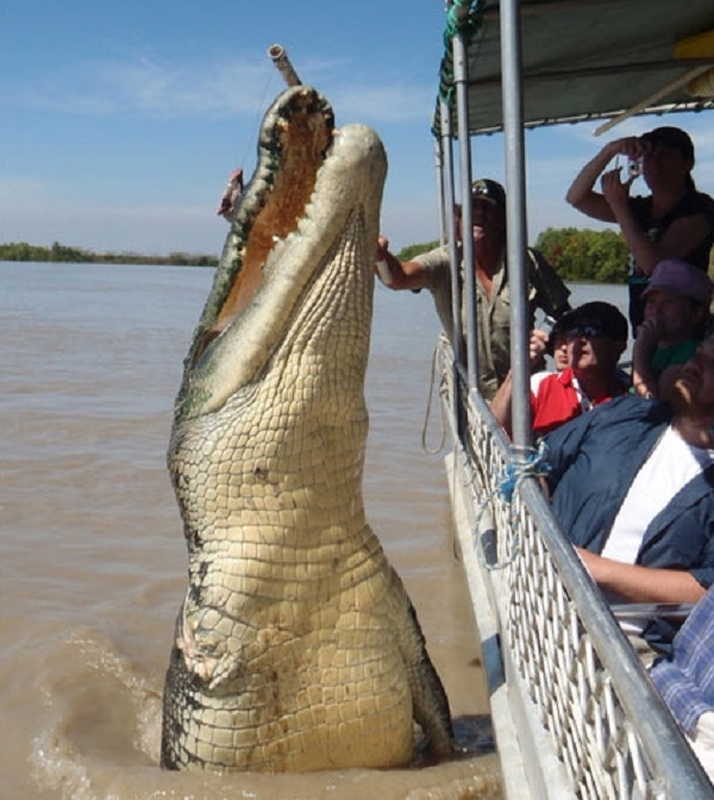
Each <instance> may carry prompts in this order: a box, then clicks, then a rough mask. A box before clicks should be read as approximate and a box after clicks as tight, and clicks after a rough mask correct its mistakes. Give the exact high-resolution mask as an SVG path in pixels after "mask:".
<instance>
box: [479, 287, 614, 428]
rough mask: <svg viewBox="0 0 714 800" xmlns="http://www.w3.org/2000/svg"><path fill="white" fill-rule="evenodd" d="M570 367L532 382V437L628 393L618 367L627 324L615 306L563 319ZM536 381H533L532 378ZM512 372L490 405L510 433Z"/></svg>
mask: <svg viewBox="0 0 714 800" xmlns="http://www.w3.org/2000/svg"><path fill="white" fill-rule="evenodd" d="M562 332H564V335H565V339H566V341H567V360H568V362H569V365H570V366H567V367H565V369H563V370H561V371H560V372H555V373H551V374H550V375H548V376H546V377H543V376H538V377H537V378H536V380H534V381H532V382H531V424H532V427H533V433H534V435H535V436H536V437H540V436H544V435H545V434H546V433H549V432H550V431H552V430H554V429H555V428H557V427H558V426H560V425H562V424H563V423H564V422H568V421H569V420H571V419H574V418H575V417H577V416H579V415H580V414H582V413H583V412H584V411H590V410H591V409H592V408H594V407H595V406H598V405H600V404H601V403H604V402H606V401H607V400H611V399H612V398H613V397H619V396H621V395H623V394H626V393H627V391H628V383H627V379H626V378H625V377H624V376H623V375H622V374H621V372H620V371H619V370H618V367H617V362H618V361H619V359H620V356H621V355H622V353H623V352H624V350H625V347H626V346H627V320H626V319H625V317H624V315H623V314H621V313H620V311H618V309H617V308H615V306H613V305H610V304H609V303H603V302H600V301H594V302H592V303H585V304H584V305H582V306H579V307H578V308H576V309H575V310H573V311H571V312H569V313H568V314H566V315H565V316H563V317H561V318H560V320H559V322H558V325H557V329H554V333H555V335H556V336H558V335H560V334H561V333H562ZM534 377H535V376H534ZM511 395H512V384H511V378H510V373H509V375H508V376H507V378H506V380H505V381H504V383H503V385H502V386H501V387H500V388H499V390H498V392H497V393H496V396H495V397H494V399H493V402H492V403H491V410H492V411H493V415H494V417H495V418H496V420H497V421H498V422H499V423H500V424H501V425H502V426H503V428H504V429H505V430H506V431H507V432H508V433H510V427H511Z"/></svg>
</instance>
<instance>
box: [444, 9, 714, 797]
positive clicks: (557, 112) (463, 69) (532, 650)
mask: <svg viewBox="0 0 714 800" xmlns="http://www.w3.org/2000/svg"><path fill="white" fill-rule="evenodd" d="M447 6H448V7H447V17H446V24H445V28H446V31H445V36H444V42H445V50H444V55H443V59H442V63H441V74H440V85H439V89H438V98H437V104H436V111H435V115H434V122H433V133H434V136H435V142H436V154H437V157H436V162H437V171H438V176H439V186H440V187H441V191H440V209H441V212H442V213H441V216H442V239H443V241H444V242H447V243H448V242H449V241H452V242H453V241H454V237H453V236H449V235H448V232H449V231H450V230H453V228H454V219H453V211H452V209H453V207H454V202H455V201H456V200H457V199H458V197H459V196H460V197H469V196H470V185H471V180H472V169H471V153H470V149H471V148H470V142H471V137H474V136H479V135H483V134H488V133H492V132H497V131H503V136H504V144H505V153H506V182H505V183H506V191H507V226H508V237H509V238H508V246H507V257H508V264H509V280H510V283H511V286H512V290H513V291H514V292H515V295H516V301H515V302H514V303H513V307H512V317H511V331H512V341H513V344H512V368H513V375H514V387H515V389H514V400H513V440H512V441H511V440H508V439H507V438H506V437H505V436H504V433H503V431H502V430H501V429H500V427H499V426H498V425H497V424H496V423H495V421H494V419H493V417H492V415H491V413H490V410H489V407H488V405H487V403H486V402H485V401H484V400H483V398H482V397H481V396H480V395H479V393H478V391H477V388H476V378H475V376H476V374H477V371H476V341H475V330H476V329H475V325H474V324H473V313H474V312H473V311H471V312H470V313H469V315H468V319H467V321H466V324H465V326H464V327H465V330H463V331H462V330H460V318H461V315H460V314H459V313H455V314H454V318H455V319H456V320H457V322H456V330H455V331H453V335H450V336H449V337H448V339H447V337H443V338H442V341H441V342H440V345H439V348H438V361H439V372H440V376H441V397H442V402H443V404H444V407H445V409H446V412H447V416H448V419H449V420H450V428H451V438H452V442H453V448H452V449H451V450H450V452H449V453H448V455H447V457H446V459H445V461H446V469H447V473H448V478H449V486H450V494H451V503H452V509H453V516H454V520H455V527H456V529H457V531H458V542H459V550H460V557H461V559H462V561H463V566H464V570H465V573H466V576H467V579H468V585H469V590H470V595H471V599H472V604H473V610H474V615H475V619H476V621H477V626H478V631H479V636H480V639H481V643H482V648H483V657H484V664H485V668H486V671H487V679H488V687H489V696H490V706H491V714H492V719H493V727H494V734H495V740H496V746H497V750H498V753H499V756H500V760H501V765H502V770H503V782H504V794H505V796H506V797H507V798H508V800H514V799H515V798H573V797H577V798H667V799H668V800H693V799H694V798H712V797H714V789H713V788H712V785H711V783H710V782H709V781H708V779H707V776H706V774H705V773H704V771H703V769H702V768H701V766H700V765H699V762H698V761H697V759H696V757H695V756H694V754H693V752H692V750H691V748H690V747H689V745H688V744H687V742H686V740H685V739H684V737H683V735H682V733H681V731H680V729H679V728H678V726H677V724H676V722H675V720H674V718H673V717H672V716H671V714H670V712H669V710H668V709H667V707H666V706H665V704H664V703H663V702H662V700H661V698H660V697H659V695H658V693H657V691H656V690H655V688H654V686H653V684H652V683H651V681H650V679H649V677H648V675H647V672H646V670H645V669H644V668H643V666H642V665H641V663H640V662H639V660H638V657H637V656H636V655H635V652H634V650H633V649H632V647H631V646H630V644H629V642H628V641H627V639H626V637H625V636H624V634H623V633H622V631H621V628H620V625H619V624H618V618H617V616H616V614H617V609H613V608H611V607H610V606H609V605H608V604H607V603H606V602H605V600H604V598H603V596H602V594H601V593H600V591H599V590H598V589H597V587H596V586H595V585H594V584H593V582H592V580H591V579H590V577H589V576H588V574H587V573H586V571H585V569H584V567H583V566H582V564H581V562H580V560H579V559H578V558H577V556H576V554H575V552H574V549H573V547H572V546H571V545H570V543H569V540H568V538H567V537H566V536H565V534H564V533H563V531H562V530H561V528H560V527H559V525H558V523H557V521H556V520H555V518H554V517H553V515H552V514H551V512H550V509H549V506H548V503H547V501H546V499H545V498H544V495H543V494H542V492H541V491H540V488H539V484H538V481H537V478H536V477H535V473H536V472H537V468H535V466H534V465H537V464H538V454H537V452H534V450H533V448H532V447H531V438H530V419H529V415H530V410H529V404H528V363H527V357H528V356H527V354H528V348H527V346H526V342H527V335H528V330H527V327H528V321H527V308H526V305H525V292H524V288H525V277H524V276H525V267H524V263H523V262H524V260H525V252H526V244H527V242H526V234H525V229H526V226H525V191H524V187H525V148H524V141H525V133H524V132H525V130H526V129H527V128H530V127H535V126H545V125H553V124H558V123H565V122H581V121H585V120H594V121H595V122H594V124H599V125H600V129H601V130H602V131H603V132H604V131H605V130H607V129H609V128H612V127H614V126H615V125H616V124H617V123H618V122H620V121H621V120H623V119H627V118H629V117H631V116H633V115H637V114H665V113H666V114H668V115H669V114H670V113H673V112H677V111H684V110H686V111H694V110H702V111H706V112H707V113H708V112H709V111H711V109H712V108H713V107H714V100H713V99H712V96H713V95H714V3H712V0H686V2H682V3H676V4H675V3H672V2H671V0H520V2H519V0H500V2H498V0H485V1H479V2H476V3H472V2H468V0H454V2H450V3H448V4H447ZM658 124H676V122H674V123H669V118H668V119H667V121H666V122H658ZM478 173H479V175H480V174H482V173H486V174H488V167H487V166H486V167H482V166H479V168H478ZM457 184H458V185H459V186H460V191H458V192H457V191H455V186H456V185H457ZM469 206H470V204H469V203H464V204H463V217H464V220H463V224H464V227H465V229H466V230H469V229H470V225H471V218H470V215H471V210H470V208H469ZM468 238H469V237H465V240H468ZM469 249H470V243H469V242H468V241H464V251H465V252H464V260H465V262H466V263H470V256H471V254H470V252H469ZM451 255H452V278H453V281H454V285H458V277H457V275H458V273H457V265H456V257H455V249H452V253H451ZM465 272H466V274H465V285H464V287H463V292H464V295H465V299H466V302H467V303H468V301H469V298H473V296H474V286H473V275H472V273H471V271H470V270H466V271H465ZM455 295H458V292H455ZM460 303H461V298H459V297H458V296H456V297H455V301H454V308H455V310H458V309H459V308H460V307H461V306H460ZM468 307H469V308H472V305H469V306H468ZM449 333H450V334H451V333H452V332H449ZM449 340H450V341H453V342H459V345H458V346H456V347H451V346H450V344H449ZM462 341H463V342H464V344H463V345H462V344H461V342H462ZM460 350H463V351H464V352H458V351H460ZM636 610H637V611H638V612H641V611H642V610H643V609H642V608H638V609H636ZM647 610H648V611H649V612H650V613H658V612H663V611H666V609H662V608H656V607H655V608H650V609H647ZM625 613H627V610H625Z"/></svg>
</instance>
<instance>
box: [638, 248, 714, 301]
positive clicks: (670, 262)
mask: <svg viewBox="0 0 714 800" xmlns="http://www.w3.org/2000/svg"><path fill="white" fill-rule="evenodd" d="M654 291H661V292H676V293H677V294H681V295H684V296H685V297H689V298H691V299H692V300H694V302H695V303H700V304H701V305H703V306H708V305H709V303H711V299H712V293H713V292H714V283H712V280H711V278H710V277H709V276H708V275H707V274H706V272H704V270H701V269H697V267H694V266H692V264H688V263H687V262H686V261H680V260H679V259H678V258H667V259H665V260H664V261H660V262H659V264H657V266H656V267H655V268H654V271H653V272H652V276H651V277H650V281H649V283H648V284H647V288H646V289H645V290H644V292H643V293H642V296H643V297H645V296H646V295H647V294H649V293H650V292H654Z"/></svg>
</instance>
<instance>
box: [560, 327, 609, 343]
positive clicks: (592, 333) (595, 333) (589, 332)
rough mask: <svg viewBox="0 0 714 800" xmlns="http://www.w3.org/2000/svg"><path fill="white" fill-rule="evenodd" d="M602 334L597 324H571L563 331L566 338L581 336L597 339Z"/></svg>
mask: <svg viewBox="0 0 714 800" xmlns="http://www.w3.org/2000/svg"><path fill="white" fill-rule="evenodd" d="M602 335H603V330H602V328H601V327H600V326H599V325H592V324H590V325H573V327H572V328H568V330H567V331H565V336H566V338H567V339H579V338H580V337H581V336H582V337H584V338H585V339H597V338H598V337H599V336H602Z"/></svg>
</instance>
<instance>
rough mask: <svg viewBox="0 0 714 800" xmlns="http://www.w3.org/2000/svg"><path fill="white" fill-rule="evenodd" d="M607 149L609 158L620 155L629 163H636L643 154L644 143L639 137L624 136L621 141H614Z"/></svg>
mask: <svg viewBox="0 0 714 800" xmlns="http://www.w3.org/2000/svg"><path fill="white" fill-rule="evenodd" d="M607 147H608V152H609V153H610V157H611V158H612V157H614V156H617V155H620V156H625V157H626V158H629V159H630V160H631V161H637V160H639V159H640V158H642V156H643V155H644V153H645V143H644V142H643V141H642V140H641V139H640V138H639V136H625V137H623V138H622V139H615V140H614V141H612V142H610V144H609V145H607Z"/></svg>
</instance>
